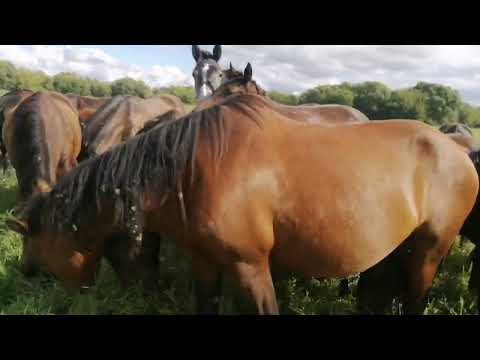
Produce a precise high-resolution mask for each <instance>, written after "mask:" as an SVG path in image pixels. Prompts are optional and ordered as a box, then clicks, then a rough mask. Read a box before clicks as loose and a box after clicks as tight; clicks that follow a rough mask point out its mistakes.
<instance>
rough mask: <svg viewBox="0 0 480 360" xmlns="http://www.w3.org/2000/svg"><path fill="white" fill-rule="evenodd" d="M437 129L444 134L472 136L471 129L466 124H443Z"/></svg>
mask: <svg viewBox="0 0 480 360" xmlns="http://www.w3.org/2000/svg"><path fill="white" fill-rule="evenodd" d="M439 130H440V131H441V132H443V133H444V134H462V135H464V136H470V137H473V131H472V129H470V128H469V127H468V126H467V125H464V124H461V123H455V124H445V125H442V126H440V128H439Z"/></svg>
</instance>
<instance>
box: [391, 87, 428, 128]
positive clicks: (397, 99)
mask: <svg viewBox="0 0 480 360" xmlns="http://www.w3.org/2000/svg"><path fill="white" fill-rule="evenodd" d="M384 114H385V118H390V119H414V120H422V121H424V120H426V118H427V101H426V97H425V95H424V94H423V93H421V92H419V91H416V90H411V89H407V90H398V91H392V93H391V95H390V100H389V101H388V103H386V104H385V108H384Z"/></svg>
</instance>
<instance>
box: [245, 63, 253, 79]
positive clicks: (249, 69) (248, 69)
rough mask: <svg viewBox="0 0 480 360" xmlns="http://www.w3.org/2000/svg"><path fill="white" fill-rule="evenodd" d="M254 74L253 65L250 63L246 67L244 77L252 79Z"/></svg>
mask: <svg viewBox="0 0 480 360" xmlns="http://www.w3.org/2000/svg"><path fill="white" fill-rule="evenodd" d="M252 75H253V70H252V65H251V64H250V63H248V64H247V67H246V68H245V72H244V73H243V77H244V79H245V80H247V81H250V80H252Z"/></svg>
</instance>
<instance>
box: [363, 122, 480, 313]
mask: <svg viewBox="0 0 480 360" xmlns="http://www.w3.org/2000/svg"><path fill="white" fill-rule="evenodd" d="M440 130H443V131H448V130H446V128H443V129H442V128H441V129H440ZM451 131H454V133H447V134H446V135H447V137H448V138H450V139H451V140H453V142H455V143H456V144H457V145H458V146H457V149H459V150H460V151H462V152H463V153H465V154H467V155H469V156H470V158H471V159H472V161H473V163H474V165H475V168H476V170H477V173H478V174H480V173H479V172H478V171H479V169H480V161H479V159H480V158H479V157H478V154H479V152H478V150H477V148H476V147H475V145H474V144H473V138H472V136H471V135H470V134H468V133H465V132H463V131H459V130H458V129H453V128H452V129H451ZM479 221H480V204H479V200H478V198H477V200H476V202H475V205H474V207H473V210H472V211H471V212H470V214H469V215H468V217H467V219H466V220H465V223H464V225H463V226H462V228H461V230H460V232H459V235H460V236H462V239H463V237H467V238H469V239H471V241H472V242H473V243H474V244H476V248H475V250H474V251H473V252H472V255H471V256H470V259H471V260H472V262H473V269H472V275H471V278H470V289H471V290H472V291H475V292H477V293H478V291H479V290H480V276H479V275H480V254H479V251H478V245H480V242H479V235H478V234H479V229H478V224H479ZM408 251H409V247H408V246H407V245H405V246H403V247H400V248H399V249H397V250H396V251H394V252H393V253H392V254H391V255H390V256H388V257H387V258H385V259H384V260H383V261H382V262H380V263H379V264H377V265H376V266H373V267H372V268H370V269H368V270H367V271H366V272H365V273H362V274H361V275H360V279H359V282H358V288H357V306H358V309H359V311H360V312H362V313H374V314H382V313H385V312H386V311H388V308H390V307H391V305H392V302H393V299H394V298H401V297H402V296H404V294H405V292H406V284H407V279H406V276H407V275H406V272H405V267H406V266H407V265H406V264H405V262H406V260H405V258H406V257H407V256H408ZM479 306H480V305H479ZM479 309H480V308H479Z"/></svg>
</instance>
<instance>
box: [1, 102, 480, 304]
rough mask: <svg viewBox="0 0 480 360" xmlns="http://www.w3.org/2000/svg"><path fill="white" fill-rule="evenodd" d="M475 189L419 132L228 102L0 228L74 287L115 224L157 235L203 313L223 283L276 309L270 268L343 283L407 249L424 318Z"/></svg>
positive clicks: (81, 175) (85, 169) (161, 131)
mask: <svg viewBox="0 0 480 360" xmlns="http://www.w3.org/2000/svg"><path fill="white" fill-rule="evenodd" d="M373 143H374V144H375V146H372V144H373ZM318 144H322V145H323V146H318ZM325 149H328V151H325ZM478 187H479V180H478V176H477V173H476V171H475V167H474V166H473V164H472V162H471V160H470V159H469V157H468V155H467V154H465V152H463V151H461V150H460V149H459V147H458V145H457V144H455V143H454V142H452V141H451V140H449V139H448V138H447V137H446V136H444V135H443V134H441V133H440V132H438V131H437V130H435V129H433V128H431V127H430V126H428V125H426V124H423V123H420V122H417V121H401V120H392V121H388V122H385V121H384V122H367V123H358V124H353V125H351V126H341V127H340V126H336V127H335V126H331V127H326V126H325V127H324V126H312V125H310V126H309V125H305V124H302V123H300V122H298V121H293V120H291V119H289V118H287V117H284V116H282V115H281V114H279V113H278V112H277V111H275V110H273V109H272V108H271V105H270V103H269V102H268V101H266V100H265V99H264V98H262V97H260V96H256V95H234V96H230V97H228V98H226V99H224V101H222V102H221V103H220V104H218V105H216V106H213V107H210V108H208V109H205V110H202V111H197V112H194V113H192V114H189V115H187V116H185V117H184V118H182V119H180V120H176V121H170V122H167V123H164V124H163V125H161V126H156V127H155V128H153V129H151V130H150V131H147V132H146V133H144V134H142V135H140V136H136V137H134V138H132V139H130V140H129V141H127V142H125V143H123V144H120V145H119V146H116V147H115V148H112V149H111V150H109V151H107V152H106V153H104V154H102V155H101V156H98V157H96V158H94V159H92V160H90V161H87V162H84V163H82V164H80V165H79V166H78V167H77V168H76V169H75V170H74V171H72V172H71V173H70V174H68V175H67V176H66V177H64V178H62V179H61V180H60V182H59V183H58V184H57V185H56V186H55V188H54V189H53V190H52V191H51V192H50V193H45V194H38V195H36V196H35V197H33V198H32V199H30V201H29V202H28V204H27V206H26V207H25V210H24V212H23V214H22V217H21V218H20V219H12V220H9V221H8V222H7V224H8V226H9V227H10V229H12V230H14V231H17V232H19V233H20V234H22V235H23V236H24V237H26V240H25V244H26V245H27V250H26V251H25V252H24V254H25V256H27V257H28V259H29V261H32V262H34V263H35V264H37V265H38V266H40V267H42V268H44V269H46V270H47V271H49V272H51V273H53V274H54V275H55V276H56V277H57V278H58V279H59V280H60V281H61V282H62V283H63V284H64V285H65V286H66V287H68V288H71V289H79V288H81V287H88V286H90V285H92V284H93V283H94V281H95V275H96V272H97V270H98V264H99V261H100V259H101V257H102V256H103V254H104V250H105V246H106V243H105V241H106V239H108V237H109V236H110V234H112V233H114V232H115V231H118V229H128V230H129V231H130V232H131V233H132V235H135V234H140V233H141V232H142V231H147V232H151V233H154V234H157V235H162V234H165V235H168V236H169V237H171V238H173V239H176V240H177V242H178V243H179V244H180V245H181V246H183V247H184V248H186V249H188V250H189V251H190V253H191V256H192V267H193V274H194V276H195V278H196V280H197V281H198V283H197V286H196V295H197V296H196V297H197V307H198V311H200V312H218V302H217V301H216V297H217V295H218V293H219V283H220V279H221V277H222V275H226V276H229V277H230V278H231V279H233V280H234V281H235V282H236V284H237V285H238V286H239V287H240V289H242V290H243V294H244V296H245V298H246V299H248V300H249V301H250V302H251V303H252V305H253V306H254V308H255V312H256V313H259V314H278V306H277V301H276V295H275V289H274V286H273V283H272V279H271V274H270V265H269V264H270V260H272V261H274V262H275V263H277V264H279V265H281V266H282V267H285V268H286V269H289V270H290V271H293V272H297V273H300V274H303V275H306V276H314V277H319V278H323V277H328V278H335V277H346V276H349V275H353V274H357V273H361V272H364V271H366V270H367V269H369V268H371V267H372V266H374V265H376V264H378V263H379V262H381V261H382V260H383V259H384V258H386V257H387V256H388V255H389V254H391V253H392V252H393V251H394V250H395V249H397V248H399V247H402V246H403V245H404V244H408V250H409V251H408V256H407V258H406V260H407V263H408V265H407V267H406V271H407V274H408V276H407V283H408V286H407V289H408V291H407V298H406V308H407V311H408V312H409V313H421V312H422V311H423V308H424V306H425V304H424V299H425V296H426V294H427V292H428V290H429V288H430V287H431V285H432V281H433V278H434V277H435V274H436V272H437V269H438V266H439V264H440V263H441V261H442V260H443V259H444V258H445V256H446V255H447V253H448V251H449V249H450V247H451V246H452V244H453V242H454V240H455V237H456V235H457V233H458V232H459V230H460V228H461V227H462V225H463V223H464V221H465V219H466V218H467V216H468V214H469V212H470V211H471V210H472V208H473V205H474V203H475V199H476V197H477V193H478Z"/></svg>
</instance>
